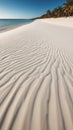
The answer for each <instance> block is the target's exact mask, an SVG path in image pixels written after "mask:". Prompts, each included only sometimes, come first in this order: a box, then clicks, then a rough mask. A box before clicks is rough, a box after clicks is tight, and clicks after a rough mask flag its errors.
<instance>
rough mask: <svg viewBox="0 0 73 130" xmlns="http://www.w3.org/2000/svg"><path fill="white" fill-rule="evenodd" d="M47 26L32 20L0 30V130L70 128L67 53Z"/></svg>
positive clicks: (72, 90) (71, 80) (72, 108)
mask: <svg viewBox="0 0 73 130" xmlns="http://www.w3.org/2000/svg"><path fill="white" fill-rule="evenodd" d="M35 25H36V26H35ZM42 28H43V30H42ZM48 30H49V27H48V28H47V25H46V24H45V23H40V24H39V22H34V23H31V24H29V25H26V26H25V27H20V28H18V29H15V30H12V31H10V32H5V33H2V34H0V43H1V44H0V79H1V80H0V124H1V125H0V127H1V130H73V53H72V51H71V52H70V53H69V52H68V51H66V50H64V49H63V47H62V48H60V47H59V46H56V43H55V44H53V42H52V39H50V35H48V34H47V32H48ZM45 33H46V34H45ZM45 35H46V36H45ZM58 42H59V41H58ZM59 44H60V43H59Z"/></svg>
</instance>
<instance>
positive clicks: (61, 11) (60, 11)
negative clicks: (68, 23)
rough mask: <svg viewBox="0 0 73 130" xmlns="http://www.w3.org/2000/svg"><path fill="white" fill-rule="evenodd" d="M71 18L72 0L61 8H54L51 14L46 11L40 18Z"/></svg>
mask: <svg viewBox="0 0 73 130" xmlns="http://www.w3.org/2000/svg"><path fill="white" fill-rule="evenodd" d="M68 16H73V0H66V3H64V4H63V6H62V7H61V6H59V7H57V8H55V9H54V10H53V11H52V12H51V11H50V10H48V11H47V12H46V14H44V15H42V16H41V17H40V18H51V17H55V18H57V17H68Z"/></svg>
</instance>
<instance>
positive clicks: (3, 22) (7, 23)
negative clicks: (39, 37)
mask: <svg viewBox="0 0 73 130" xmlns="http://www.w3.org/2000/svg"><path fill="white" fill-rule="evenodd" d="M31 22H33V20H28V19H0V30H4V29H7V28H10V27H14V26H19V25H23V24H28V23H31Z"/></svg>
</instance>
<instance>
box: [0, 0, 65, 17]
mask: <svg viewBox="0 0 73 130" xmlns="http://www.w3.org/2000/svg"><path fill="white" fill-rule="evenodd" d="M65 1H66V0H0V18H32V17H37V16H40V15H42V14H44V13H45V12H46V11H47V10H48V9H50V10H52V9H53V8H55V7H57V6H60V5H62V4H63V3H64V2H65Z"/></svg>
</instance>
